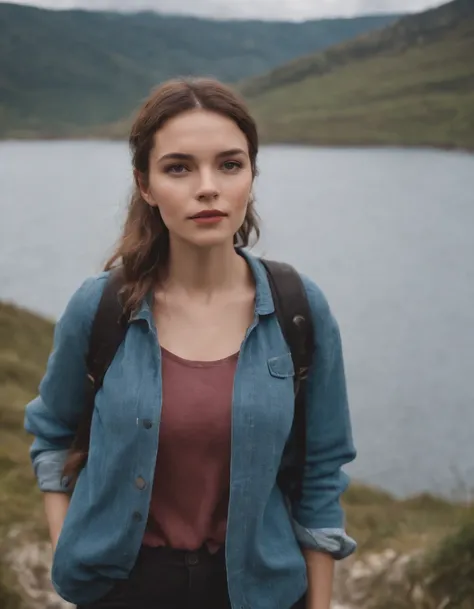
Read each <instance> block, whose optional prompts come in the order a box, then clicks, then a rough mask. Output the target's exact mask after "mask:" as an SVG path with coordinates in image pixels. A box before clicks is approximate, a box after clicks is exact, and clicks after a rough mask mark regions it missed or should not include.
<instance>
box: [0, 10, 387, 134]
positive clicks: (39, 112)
mask: <svg viewBox="0 0 474 609" xmlns="http://www.w3.org/2000/svg"><path fill="white" fill-rule="evenodd" d="M394 19H395V16H375V17H360V18H355V19H330V20H321V21H308V22H306V23H300V24H298V23H282V22H263V21H223V22H219V21H215V20H205V19H198V18H192V17H174V16H164V15H159V14H156V13H151V12H146V13H137V14H131V15H125V14H119V13H112V12H111V13H108V12H87V11H79V10H68V11H50V10H44V9H38V8H33V7H26V6H19V5H14V4H8V3H0V137H15V136H21V135H23V136H26V137H27V136H29V135H31V136H35V135H36V136H37V135H45V136H48V135H52V136H61V135H65V136H67V135H74V133H75V128H89V127H93V126H96V125H100V124H102V123H109V122H114V121H116V120H118V119H121V118H123V117H125V116H128V115H129V114H130V113H131V111H132V110H133V109H134V108H135V107H136V105H137V104H138V103H139V102H140V101H141V99H142V98H143V97H144V96H146V95H147V94H148V92H149V90H150V89H151V88H152V87H153V86H155V85H156V84H157V83H158V82H160V81H162V80H164V79H167V78H169V77H173V76H179V75H198V74H199V75H201V74H203V75H213V76H216V77H218V78H221V79H223V80H225V81H229V82H232V81H237V80H239V79H242V78H247V77H252V76H255V75H257V74H260V73H264V72H266V71H268V70H270V69H272V68H274V67H276V66H277V65H279V64H282V63H284V62H286V61H289V60H291V59H294V58H296V57H298V56H302V55H305V54H307V53H310V52H313V51H316V50H319V49H323V48H327V47H329V46H330V45H332V44H336V43H339V42H342V41H344V40H349V39H351V38H353V37H354V36H357V35H359V34H361V33H364V32H367V31H369V30H374V29H378V28H382V27H384V26H385V25H386V24H387V23H390V22H393V20H394Z"/></svg>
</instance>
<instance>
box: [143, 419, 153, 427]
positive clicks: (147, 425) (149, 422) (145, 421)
mask: <svg viewBox="0 0 474 609" xmlns="http://www.w3.org/2000/svg"><path fill="white" fill-rule="evenodd" d="M143 427H144V428H145V429H151V428H152V427H153V423H152V422H151V421H150V419H145V420H144V421H143Z"/></svg>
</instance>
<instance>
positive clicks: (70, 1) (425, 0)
mask: <svg viewBox="0 0 474 609" xmlns="http://www.w3.org/2000/svg"><path fill="white" fill-rule="evenodd" d="M10 2H11V0H10ZM445 2H446V0H230V1H229V0H17V1H16V2H13V3H15V4H29V5H35V6H41V7H44V8H58V9H61V8H86V9H96V10H112V11H113V10H133V11H138V10H142V9H152V10H156V11H159V12H163V13H175V14H177V13H181V14H188V15H200V16H211V17H216V18H227V17H229V18H234V17H237V18H257V19H288V20H301V19H315V18H319V17H333V16H353V15H360V14H367V13H369V14H370V13H380V12H409V11H413V12H414V11H421V10H424V9H426V8H430V7H433V6H439V5H440V4H444V3H445Z"/></svg>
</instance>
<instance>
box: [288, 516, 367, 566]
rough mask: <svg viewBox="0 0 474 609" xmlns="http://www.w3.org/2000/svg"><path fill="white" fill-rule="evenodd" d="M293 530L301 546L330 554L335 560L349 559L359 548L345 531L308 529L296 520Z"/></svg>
mask: <svg viewBox="0 0 474 609" xmlns="http://www.w3.org/2000/svg"><path fill="white" fill-rule="evenodd" d="M293 528H294V531H295V535H296V539H297V540H298V542H299V543H300V544H301V546H303V547H305V548H308V549H309V550H316V551H318V552H325V553H327V554H330V555H331V556H332V557H333V558H334V559H335V560H342V559H343V558H347V556H349V555H350V554H352V553H353V552H355V550H356V548H357V543H356V542H355V541H354V539H352V537H349V535H347V533H346V532H345V531H344V529H336V528H324V529H307V528H305V527H303V526H302V525H301V524H299V523H298V522H296V520H293Z"/></svg>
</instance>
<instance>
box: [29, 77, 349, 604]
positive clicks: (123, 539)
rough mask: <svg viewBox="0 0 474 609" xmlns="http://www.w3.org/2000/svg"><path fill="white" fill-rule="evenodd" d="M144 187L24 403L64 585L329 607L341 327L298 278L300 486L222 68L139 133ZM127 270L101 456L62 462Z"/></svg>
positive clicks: (111, 593) (90, 590) (279, 355)
mask: <svg viewBox="0 0 474 609" xmlns="http://www.w3.org/2000/svg"><path fill="white" fill-rule="evenodd" d="M130 145H131V150H132V153H133V172H134V180H135V187H134V192H133V196H132V199H131V203H130V208H129V212H128V217H127V220H126V223H125V228H124V231H123V235H122V238H121V240H120V242H119V245H118V248H117V251H116V252H115V254H114V255H113V257H112V259H111V260H110V261H109V263H108V264H107V267H106V268H107V270H106V271H105V272H103V273H102V274H100V275H98V276H96V277H93V278H89V279H88V280H86V281H85V283H84V284H83V285H82V286H81V287H80V288H79V289H78V291H77V292H76V293H75V294H74V295H73V297H72V299H71V301H70V302H69V304H68V306H67V308H66V311H65V313H64V314H63V316H62V318H61V319H60V321H59V322H58V324H57V328H56V332H55V340H54V348H53V351H52V354H51V357H50V360H49V363H48V367H47V371H46V375H45V377H44V379H43V381H42V383H41V386H40V395H39V396H38V397H37V398H36V399H35V400H33V402H31V403H30V404H29V405H28V406H27V410H26V429H27V430H28V431H29V432H30V433H32V434H34V436H35V440H34V443H33V446H32V450H31V454H32V461H33V465H34V469H35V473H36V476H37V478H38V481H39V486H40V488H41V490H42V491H44V498H45V508H46V515H47V520H48V523H49V528H50V533H51V540H52V544H53V548H54V550H55V552H54V563H53V569H52V579H53V583H54V586H55V588H56V590H57V591H58V593H59V594H60V595H61V596H62V597H63V598H64V599H66V600H68V601H70V602H72V603H77V604H78V605H79V606H80V607H81V609H85V608H87V609H105V608H107V609H191V608H196V609H226V608H233V609H277V608H278V609H290V608H291V607H295V608H296V607H298V608H301V609H303V608H305V609H329V606H330V597H331V588H332V578H333V565H334V560H335V559H341V558H344V557H345V556H347V555H348V554H350V553H351V552H352V551H353V550H354V548H355V543H354V542H353V540H352V539H350V538H349V537H348V536H347V535H346V534H345V532H344V528H343V527H344V523H343V520H344V518H343V513H342V510H341V507H340V503H339V499H340V495H341V493H342V492H343V491H344V490H345V488H346V486H347V478H346V476H345V474H343V472H342V471H341V467H342V466H343V465H344V464H346V463H348V462H349V461H351V460H352V459H353V458H354V457H355V451H354V447H353V443H352V437H351V428H350V420H349V413H348V406H347V399H346V387H345V380H344V368H343V360H342V352H341V343H340V336H339V331H338V326H337V323H336V321H335V319H334V317H333V316H332V314H331V311H330V309H329V307H328V304H327V302H326V300H325V298H324V296H323V294H322V293H321V291H320V290H319V288H318V287H317V286H316V285H315V284H314V283H313V282H312V281H310V280H308V279H307V278H305V277H303V282H304V286H305V289H306V292H307V296H308V299H309V303H310V306H311V312H312V316H313V322H314V326H315V328H316V333H315V334H316V336H315V340H316V350H315V357H314V361H313V365H312V367H311V369H310V371H309V379H308V382H307V395H306V434H307V443H306V465H305V468H304V475H303V483H302V495H301V498H300V499H299V500H298V501H293V502H290V501H289V500H288V498H287V497H285V496H284V493H283V492H282V489H281V488H280V486H279V485H278V483H277V474H278V473H279V470H280V468H281V461H282V454H283V449H284V448H285V445H286V443H287V440H288V437H289V435H290V431H291V428H292V420H293V408H294V389H293V375H294V368H293V363H292V358H291V354H290V353H289V349H288V346H287V344H286V342H285V339H284V338H283V334H282V331H281V328H280V325H279V323H278V320H277V317H276V314H275V307H274V302H273V300H272V295H271V290H270V286H269V281H268V278H267V275H266V272H265V270H264V267H263V265H262V263H261V262H260V261H259V259H258V258H256V257H254V256H252V255H251V254H249V253H248V252H247V251H246V250H244V249H243V247H244V246H247V245H248V244H249V240H250V238H251V236H252V233H255V234H256V235H257V236H258V226H257V221H256V215H255V211H254V203H253V198H252V186H253V181H254V178H255V175H256V171H257V165H256V161H257V152H258V137H257V130H256V126H255V123H254V121H253V120H252V118H251V117H250V116H249V114H248V111H247V109H246V107H245V105H244V103H243V102H242V101H241V100H240V99H239V98H238V97H237V96H236V95H235V94H234V93H233V92H232V91H231V90H230V89H228V88H227V87H226V86H224V85H222V84H220V83H219V82H216V81H213V80H203V79H197V80H192V81H171V82H168V83H165V84H164V85H163V86H161V87H160V88H158V89H157V90H156V91H155V92H154V93H153V94H152V95H151V97H150V98H149V99H148V100H147V101H146V103H145V104H144V105H143V107H142V109H141V111H140V112H139V114H138V116H137V119H136V121H135V123H134V125H133V127H132V131H131V136H130ZM117 265H119V266H121V267H122V270H123V273H124V277H125V287H124V290H123V293H122V302H123V308H124V312H125V313H126V314H127V317H128V330H127V333H126V336H125V339H124V341H123V343H122V344H121V346H120V347H119V350H118V351H117V353H116V356H115V358H114V360H113V361H112V363H111V365H110V367H109V369H108V371H107V374H106V376H105V379H104V383H103V386H102V388H101V389H100V391H99V392H98V393H97V396H96V399H95V408H94V414H93V419H92V424H91V430H90V448H89V455H88V461H87V464H86V466H85V467H84V468H83V469H82V470H81V472H80V475H79V476H78V479H77V482H76V484H75V487H74V491H73V492H72V493H71V492H70V488H69V487H68V481H67V480H64V477H63V474H62V472H63V470H64V465H65V463H66V461H67V460H68V459H70V458H72V457H73V456H72V457H71V455H70V453H69V449H70V447H71V444H72V441H73V438H74V436H75V433H76V431H77V427H78V422H79V421H80V418H81V413H82V411H83V407H84V391H85V389H84V377H85V375H86V361H85V360H86V354H87V350H88V345H89V337H90V332H91V324H92V320H93V318H94V315H95V312H96V310H97V307H98V303H99V300H100V298H101V294H102V292H103V289H104V286H105V284H106V281H107V278H108V275H109V272H110V269H111V268H112V267H113V266H117Z"/></svg>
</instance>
